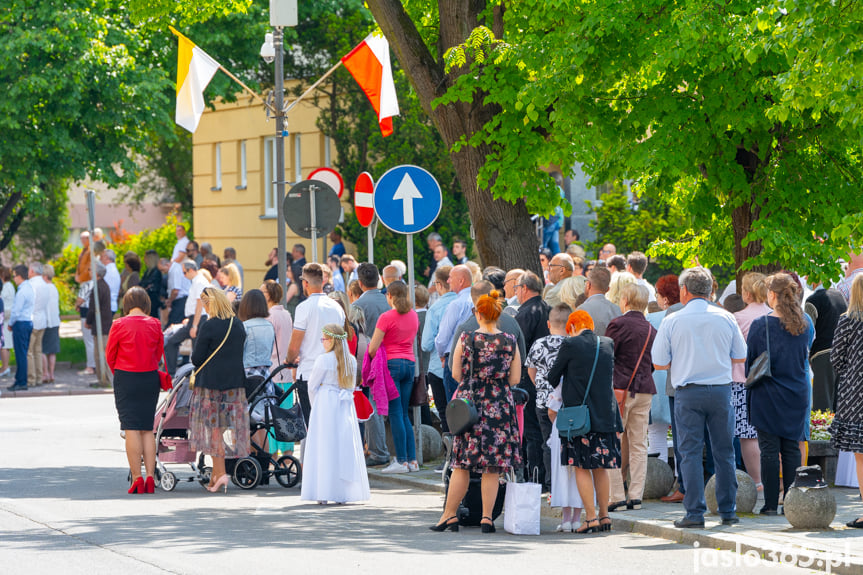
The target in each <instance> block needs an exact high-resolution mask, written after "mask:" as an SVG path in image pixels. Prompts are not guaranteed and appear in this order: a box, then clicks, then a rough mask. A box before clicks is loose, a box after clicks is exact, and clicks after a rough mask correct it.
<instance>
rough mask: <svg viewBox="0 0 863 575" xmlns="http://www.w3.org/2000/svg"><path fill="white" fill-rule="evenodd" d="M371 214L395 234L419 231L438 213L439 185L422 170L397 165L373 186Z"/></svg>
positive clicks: (439, 200) (439, 202)
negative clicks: (373, 206)
mask: <svg viewBox="0 0 863 575" xmlns="http://www.w3.org/2000/svg"><path fill="white" fill-rule="evenodd" d="M374 201H375V213H376V214H377V215H378V219H380V221H381V223H382V224H383V225H385V226H386V227H388V228H389V229H391V230H392V231H394V232H396V233H398V234H415V233H418V232H421V231H423V230H424V229H426V228H427V227H429V226H430V225H432V223H433V222H434V221H435V220H436V219H437V217H438V215H439V214H440V209H441V203H442V201H443V198H442V196H441V190H440V186H439V185H438V183H437V180H435V178H434V176H432V175H431V174H430V173H429V172H427V171H426V170H424V169H422V168H420V167H417V166H397V167H395V168H392V169H390V170H389V171H387V173H385V174H384V175H383V176H381V179H380V180H379V181H378V183H377V184H376V185H375V194H374Z"/></svg>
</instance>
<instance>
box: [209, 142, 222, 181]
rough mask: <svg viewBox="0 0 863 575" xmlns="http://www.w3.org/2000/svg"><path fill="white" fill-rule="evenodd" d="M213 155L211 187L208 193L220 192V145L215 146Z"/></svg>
mask: <svg viewBox="0 0 863 575" xmlns="http://www.w3.org/2000/svg"><path fill="white" fill-rule="evenodd" d="M213 154H214V157H213V187H212V188H210V191H211V192H219V191H221V190H222V144H216V147H215V149H214V150H213Z"/></svg>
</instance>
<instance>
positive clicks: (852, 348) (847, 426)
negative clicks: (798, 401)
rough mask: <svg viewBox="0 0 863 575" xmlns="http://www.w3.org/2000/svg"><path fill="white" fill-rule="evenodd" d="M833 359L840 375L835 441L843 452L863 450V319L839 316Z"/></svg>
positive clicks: (834, 428) (835, 419) (837, 393)
mask: <svg viewBox="0 0 863 575" xmlns="http://www.w3.org/2000/svg"><path fill="white" fill-rule="evenodd" d="M830 361H831V363H832V364H833V369H835V370H836V376H837V378H838V380H837V382H836V416H835V417H834V419H833V424H832V425H831V426H830V435H831V441H832V442H833V445H835V446H836V448H837V449H841V450H842V451H850V452H851V453H863V321H861V320H859V319H854V318H852V317H851V316H849V315H847V314H845V315H843V316H842V317H840V318H839V324H838V325H837V326H836V333H835V334H834V336H833V349H832V350H830Z"/></svg>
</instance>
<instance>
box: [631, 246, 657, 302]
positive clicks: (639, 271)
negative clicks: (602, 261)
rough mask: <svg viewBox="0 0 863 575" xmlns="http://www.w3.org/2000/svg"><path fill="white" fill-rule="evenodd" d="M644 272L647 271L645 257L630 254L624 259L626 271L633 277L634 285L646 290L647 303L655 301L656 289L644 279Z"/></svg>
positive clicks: (639, 253) (636, 253) (641, 254)
mask: <svg viewBox="0 0 863 575" xmlns="http://www.w3.org/2000/svg"><path fill="white" fill-rule="evenodd" d="M645 270H647V256H646V255H644V254H643V253H641V252H632V253H631V254H629V255H628V256H627V257H626V271H628V272H629V273H631V274H632V275H634V276H635V283H637V284H638V285H640V286H644V287H646V288H647V293H648V294H649V298H648V300H647V301H656V289H654V287H653V286H652V285H650V282H648V281H647V280H646V279H644V272H645Z"/></svg>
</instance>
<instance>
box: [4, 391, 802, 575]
mask: <svg viewBox="0 0 863 575" xmlns="http://www.w3.org/2000/svg"><path fill="white" fill-rule="evenodd" d="M0 446H2V448H0V449H2V450H0V574H2V573H27V574H41V573H50V574H52V575H55V574H64V575H65V574H77V573H82V574H83V573H86V574H100V573H111V574H114V573H135V574H138V573H140V574H150V573H183V574H186V573H188V574H197V573H201V574H207V575H212V574H216V573H232V574H233V573H243V574H245V573H253V572H266V571H269V570H273V571H281V572H288V573H291V572H302V573H315V574H317V573H339V574H343V573H348V572H351V573H374V574H375V575H382V574H385V573H387V572H393V573H397V574H402V573H445V572H448V571H449V572H454V573H466V572H469V571H470V572H478V571H480V570H482V571H486V572H495V571H500V570H505V572H507V573H519V572H521V573H531V574H539V573H548V574H556V573H564V572H572V571H575V572H582V573H639V574H641V573H663V574H668V573H727V572H728V571H729V569H733V570H734V571H735V575H737V574H744V573H747V574H748V573H766V572H771V573H773V572H776V573H785V572H787V573H791V572H801V573H802V572H804V570H802V569H792V568H789V567H783V566H776V565H775V564H772V563H764V562H761V561H760V560H756V559H754V558H751V557H748V558H744V557H741V556H739V555H735V554H733V553H730V552H712V551H709V550H701V549H694V548H692V547H689V546H685V545H679V544H673V543H669V542H667V541H664V540H659V539H652V538H649V537H644V536H640V535H632V534H624V533H611V534H603V535H593V536H586V537H579V536H576V535H572V534H558V533H554V532H553V530H554V527H555V523H556V522H555V521H554V520H551V519H548V520H544V521H547V522H544V523H543V534H542V535H541V536H540V537H516V536H512V535H509V534H506V533H504V532H503V529H502V527H503V521H502V519H500V520H498V528H499V531H498V533H496V534H493V535H483V534H481V533H480V532H479V529H475V528H474V529H462V531H461V532H459V533H449V532H447V533H432V532H430V531H429V530H428V529H427V528H426V527H427V526H428V525H430V524H432V523H434V522H435V521H436V520H437V518H438V516H439V514H440V505H441V502H442V498H441V496H439V495H435V494H430V493H426V492H420V491H414V490H410V489H400V488H393V487H388V486H374V485H373V489H372V499H371V501H370V502H368V503H365V504H357V505H347V506H338V507H336V506H324V507H321V506H318V505H317V504H309V503H305V502H300V500H299V488H298V487H297V488H293V489H283V488H281V487H278V486H268V487H259V488H257V489H255V490H252V491H240V490H239V489H237V488H236V487H233V486H231V487H230V488H229V489H228V493H227V494H226V495H225V494H222V493H220V494H210V493H208V492H205V491H204V490H203V489H202V488H201V487H200V486H199V485H198V484H197V483H181V484H180V485H178V487H177V488H176V490H175V491H173V492H170V493H165V492H161V491H159V490H158V489H157V493H156V494H155V495H135V496H132V495H128V494H126V488H127V485H126V473H127V471H126V468H125V455H124V452H123V440H122V439H121V438H120V435H119V425H118V422H117V419H116V415H115V411H114V406H113V397H112V396H104V395H102V396H72V397H68V396H66V397H40V398H16V399H6V398H4V399H2V400H0ZM180 470H182V468H180Z"/></svg>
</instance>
